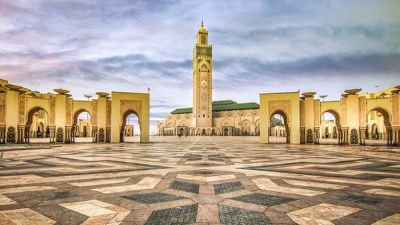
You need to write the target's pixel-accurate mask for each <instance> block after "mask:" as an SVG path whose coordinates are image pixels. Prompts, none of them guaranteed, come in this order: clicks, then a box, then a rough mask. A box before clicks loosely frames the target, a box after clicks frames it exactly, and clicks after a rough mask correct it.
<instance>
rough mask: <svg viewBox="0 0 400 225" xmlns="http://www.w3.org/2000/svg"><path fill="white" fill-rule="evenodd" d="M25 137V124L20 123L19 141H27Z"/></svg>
mask: <svg viewBox="0 0 400 225" xmlns="http://www.w3.org/2000/svg"><path fill="white" fill-rule="evenodd" d="M24 139H25V125H18V139H17V143H19V144H21V143H25V142H24Z"/></svg>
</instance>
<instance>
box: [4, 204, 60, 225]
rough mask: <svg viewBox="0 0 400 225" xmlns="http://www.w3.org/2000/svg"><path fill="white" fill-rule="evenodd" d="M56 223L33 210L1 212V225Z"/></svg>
mask: <svg viewBox="0 0 400 225" xmlns="http://www.w3.org/2000/svg"><path fill="white" fill-rule="evenodd" d="M55 223H56V221H54V220H51V219H50V218H47V217H45V216H43V215H42V214H40V213H38V212H35V211H33V210H31V209H27V208H23V209H14V210H6V211H1V212H0V224H4V225H8V224H10V225H26V224H42V225H53V224H55Z"/></svg>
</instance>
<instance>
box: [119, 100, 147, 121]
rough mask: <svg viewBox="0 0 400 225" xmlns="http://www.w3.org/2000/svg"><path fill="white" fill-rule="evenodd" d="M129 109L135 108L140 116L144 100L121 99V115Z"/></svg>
mask: <svg viewBox="0 0 400 225" xmlns="http://www.w3.org/2000/svg"><path fill="white" fill-rule="evenodd" d="M129 109H132V110H134V111H135V112H136V113H137V114H138V115H137V116H138V117H139V118H140V113H141V112H142V102H141V101H138V100H120V115H121V117H122V115H123V114H124V113H125V112H126V111H127V110H129Z"/></svg>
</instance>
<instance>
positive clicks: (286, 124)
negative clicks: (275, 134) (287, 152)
mask: <svg viewBox="0 0 400 225" xmlns="http://www.w3.org/2000/svg"><path fill="white" fill-rule="evenodd" d="M275 115H280V116H281V117H282V118H283V126H284V127H285V132H284V133H285V135H284V136H285V137H286V143H290V130H289V119H288V116H287V114H286V113H285V111H284V110H281V109H277V110H275V111H273V112H272V113H271V114H270V116H269V121H270V131H271V128H272V124H273V123H272V121H273V117H274V116H275Z"/></svg>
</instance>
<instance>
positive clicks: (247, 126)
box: [241, 120, 251, 136]
mask: <svg viewBox="0 0 400 225" xmlns="http://www.w3.org/2000/svg"><path fill="white" fill-rule="evenodd" d="M250 132H251V123H250V121H248V120H244V121H243V122H242V132H241V133H242V136H248V135H250Z"/></svg>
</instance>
